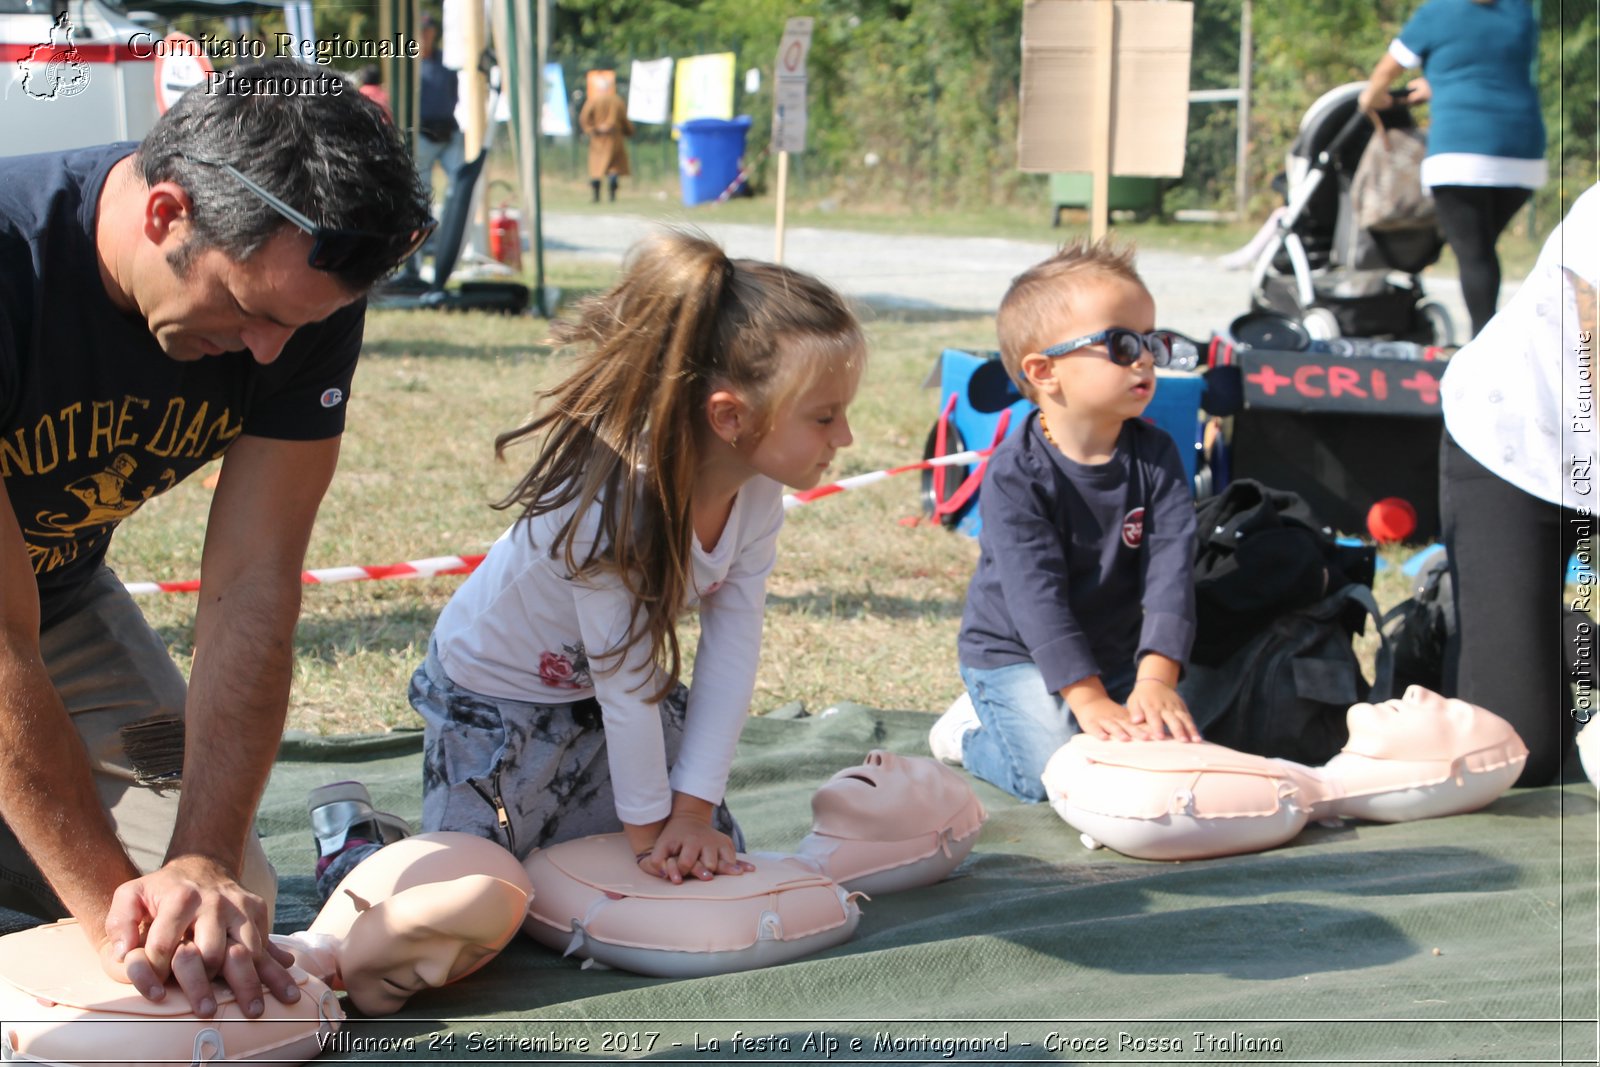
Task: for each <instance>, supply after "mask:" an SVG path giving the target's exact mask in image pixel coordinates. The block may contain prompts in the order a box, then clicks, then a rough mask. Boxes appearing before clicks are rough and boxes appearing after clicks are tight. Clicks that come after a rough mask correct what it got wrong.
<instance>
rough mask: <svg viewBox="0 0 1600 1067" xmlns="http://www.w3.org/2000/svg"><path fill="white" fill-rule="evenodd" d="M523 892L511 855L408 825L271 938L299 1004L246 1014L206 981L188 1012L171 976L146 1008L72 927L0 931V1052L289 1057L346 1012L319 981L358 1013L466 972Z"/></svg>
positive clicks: (72, 1060)
mask: <svg viewBox="0 0 1600 1067" xmlns="http://www.w3.org/2000/svg"><path fill="white" fill-rule="evenodd" d="M530 892H531V887H530V886H529V885H528V879H527V875H526V874H524V873H523V870H522V866H521V864H519V863H518V862H517V858H516V857H515V856H513V855H512V854H511V853H510V852H507V851H506V850H505V849H503V848H501V847H500V846H499V845H497V844H495V843H494V842H492V841H486V840H484V839H483V838H480V837H474V836H472V835H470V834H461V833H431V834H418V835H416V836H414V837H408V838H406V839H405V840H403V841H399V842H396V843H395V844H392V845H389V846H388V847H386V848H383V849H380V850H379V851H378V852H375V853H373V855H372V856H370V857H368V858H367V859H366V860H365V861H363V862H362V863H361V864H359V865H358V866H357V867H356V868H355V869H354V870H352V871H351V872H350V873H349V874H348V875H347V876H346V877H345V878H344V880H343V881H341V882H340V883H339V886H338V888H337V889H336V890H335V891H334V893H333V895H332V896H331V897H330V898H329V899H328V902H327V903H326V904H325V905H323V907H322V910H321V912H320V913H318V915H317V917H316V919H315V920H314V921H313V922H312V924H311V929H310V930H308V931H304V932H301V933H297V934H288V935H284V936H278V935H274V937H273V941H274V942H276V943H277V944H278V945H280V946H282V947H284V948H288V949H290V950H291V951H293V952H294V954H295V959H296V965H295V966H294V967H292V968H291V969H290V974H292V975H293V976H294V978H295V980H296V982H297V983H298V984H299V987H300V994H301V995H300V999H299V1000H297V1001H296V1002H295V1003H293V1004H282V1003H280V1002H279V1001H278V1000H277V999H276V998H275V997H271V996H266V997H263V998H262V1004H263V1008H264V1011H265V1014H264V1015H263V1016H262V1017H261V1018H258V1019H246V1018H245V1017H244V1016H243V1015H242V1014H241V1013H240V1011H239V1008H238V1005H237V1003H235V1001H234V998H233V994H232V992H231V991H230V990H229V989H228V988H227V986H226V985H224V984H223V983H221V982H216V983H213V987H212V991H213V996H215V997H216V1000H217V1013H216V1014H215V1015H214V1016H213V1017H212V1018H210V1019H202V1018H200V1017H199V1016H196V1015H195V1014H194V1013H193V1010H192V1008H191V1007H190V1005H189V1001H188V999H187V998H186V997H185V996H184V994H183V991H182V990H181V989H179V988H178V987H177V985H176V983H171V982H169V983H168V985H167V995H166V998H165V999H163V1000H162V1001H160V1002H159V1003H152V1002H151V1001H147V1000H145V999H144V998H143V997H141V996H140V995H139V994H138V993H137V992H136V991H135V990H134V988H133V987H132V986H130V985H127V984H124V983H121V982H117V981H115V980H113V979H111V978H110V977H109V976H107V975H106V974H105V973H104V972H103V971H102V969H101V967H100V962H99V960H98V958H97V957H96V955H95V952H94V950H93V949H92V948H91V947H90V945H89V943H88V941H87V939H86V938H85V937H84V936H83V933H82V932H81V931H80V930H79V928H78V926H77V924H76V923H75V922H64V923H56V924H54V925H52V926H43V927H38V928H36V929H33V930H25V931H23V932H21V933H16V934H10V935H7V936H6V937H3V938H0V1020H4V1021H5V1022H4V1026H3V1028H0V1061H10V1060H16V1061H19V1062H35V1061H37V1062H48V1063H60V1064H78V1063H84V1064H90V1063H92V1064H106V1063H130V1064H133V1063H137V1064H146V1063H210V1062H222V1061H228V1062H256V1061H262V1060H268V1061H271V1062H274V1063H298V1062H303V1061H305V1060H308V1059H311V1058H312V1057H315V1056H316V1055H317V1054H318V1053H319V1052H321V1051H322V1049H323V1047H324V1045H323V1041H325V1040H326V1035H328V1034H332V1033H333V1032H334V1031H336V1030H337V1029H338V1028H339V1024H340V1022H341V1021H342V1020H343V1019H344V1018H345V1016H344V1012H343V1011H342V1010H341V1006H340V1001H339V998H338V996H337V994H336V993H334V992H333V990H332V988H330V987H338V988H343V989H346V990H347V991H348V992H349V995H350V1000H351V1002H352V1003H353V1004H355V1005H356V1007H357V1008H358V1009H360V1010H361V1011H362V1012H363V1013H364V1014H366V1015H368V1016H376V1015H387V1014H391V1013H393V1012H395V1011H398V1010H400V1008H401V1007H402V1006H404V1004H405V1002H406V1000H407V999H408V998H409V997H410V996H411V995H412V993H414V992H417V991H421V990H423V989H424V988H425V987H427V986H438V985H444V984H446V983H449V982H454V981H457V980H459V979H461V978H464V977H466V976H467V975H468V974H471V973H472V972H473V971H475V970H477V969H478V968H479V967H481V966H483V965H484V964H485V963H487V962H488V961H489V960H490V959H491V958H492V957H493V956H494V955H495V954H496V953H497V952H498V951H499V950H500V949H501V948H503V947H504V946H505V945H506V944H507V943H508V942H509V941H510V940H511V939H512V937H513V936H515V934H516V932H517V930H518V928H519V926H520V924H521V922H522V917H523V915H524V914H525V913H526V910H527V906H528V896H529V893H530Z"/></svg>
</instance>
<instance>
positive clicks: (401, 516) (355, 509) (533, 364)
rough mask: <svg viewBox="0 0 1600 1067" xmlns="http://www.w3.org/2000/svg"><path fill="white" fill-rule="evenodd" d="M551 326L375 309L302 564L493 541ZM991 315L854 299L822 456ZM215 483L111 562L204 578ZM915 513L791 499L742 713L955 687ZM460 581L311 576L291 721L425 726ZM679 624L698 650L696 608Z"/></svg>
mask: <svg viewBox="0 0 1600 1067" xmlns="http://www.w3.org/2000/svg"><path fill="white" fill-rule="evenodd" d="M608 270H609V268H596V267H594V266H593V265H587V266H584V265H579V266H576V267H563V268H561V272H560V273H558V274H557V275H556V276H555V277H554V278H553V279H552V282H553V283H554V284H559V285H571V286H577V287H589V286H592V285H594V284H597V283H598V282H599V281H600V280H602V279H603V277H604V275H605V273H606V271H608ZM545 325H546V324H545V323H544V322H543V321H541V320H538V319H534V318H506V317H500V316H488V315H479V314H446V313H439V312H394V311H390V312H374V313H372V314H371V315H370V316H369V317H368V322H367V342H366V349H365V352H364V354H363V356H362V359H361V364H360V369H359V370H358V372H357V376H356V380H355V385H354V388H353V390H352V395H351V399H350V406H349V424H348V430H347V433H346V434H345V438H344V445H343V455H342V457H341V461H340V465H339V473H338V474H337V476H336V477H335V479H334V483H333V487H332V489H331V490H330V491H329V494H328V497H327V499H326V500H325V502H324V503H323V506H322V512H321V515H320V517H319V519H318V522H317V528H316V532H315V534H314V536H313V538H312V542H311V547H310V551H309V554H308V558H307V566H308V567H312V568H317V567H329V566H338V565H344V564H380V563H391V562H396V561H399V560H406V559H416V558H421V557H426V556H441V555H458V554H467V553H475V552H482V551H484V550H485V549H486V547H487V546H488V544H489V543H490V542H491V541H493V540H494V538H495V537H497V536H498V535H499V533H500V532H501V530H502V529H503V528H504V527H505V525H506V524H507V522H508V518H507V516H506V515H505V514H504V513H503V512H500V511H496V510H494V509H492V508H491V507H490V506H489V504H490V502H491V501H493V500H495V499H496V498H497V497H498V496H499V495H500V494H502V493H503V492H505V491H506V490H507V489H508V488H509V487H510V486H511V485H512V483H513V482H514V481H515V479H516V476H517V475H518V473H520V468H521V467H522V466H523V465H524V464H525V462H526V459H525V458H523V457H520V456H519V455H517V454H513V455H512V456H511V457H509V462H508V463H505V464H499V463H497V462H496V461H495V460H494V457H493V445H492V441H493V437H494V435H495V433H497V432H498V431H500V430H503V429H507V428H509V427H512V426H514V425H517V424H519V423H520V422H521V421H522V420H523V418H524V417H525V415H526V414H527V412H528V411H529V410H530V408H531V406H532V403H533V400H534V395H535V393H536V391H537V390H538V389H539V388H540V387H541V386H543V385H545V384H547V383H549V382H551V381H553V380H554V378H555V376H557V375H559V374H560V373H562V367H563V361H562V360H560V359H559V358H557V357H554V356H552V355H551V353H550V352H549V350H548V349H547V348H545V347H543V346H542V345H541V344H540V341H541V339H542V338H543V337H544V336H545ZM993 328H994V323H993V320H992V319H988V318H954V319H949V320H945V321H927V320H926V319H923V320H920V321H908V320H904V319H896V318H890V317H869V318H868V319H867V329H868V332H869V337H870V343H871V351H872V354H871V359H870V363H869V368H868V372H867V377H866V379H865V381H864V383H863V386H862V389H861V392H860V394H859V396H858V398H857V400H856V403H855V405H854V407H853V408H852V409H851V413H850V415H851V423H852V427H853V429H854V431H855V437H856V441H855V445H854V447H852V448H850V449H849V450H847V451H845V452H844V453H842V454H841V456H840V459H839V461H838V462H837V463H836V465H835V470H834V472H833V474H834V475H835V476H837V477H844V476H848V475H851V474H859V473H862V472H865V471H871V470H878V469H880V468H884V467H888V466H892V465H895V464H899V463H904V462H907V461H910V460H914V459H918V458H920V457H921V455H922V448H923V442H924V438H925V436H926V434H927V432H928V428H929V426H930V425H931V424H932V421H933V418H934V414H935V406H936V397H935V395H934V393H933V391H931V390H924V389H923V388H922V381H923V379H924V377H925V376H926V374H927V372H928V369H929V366H930V364H931V361H932V359H933V357H934V355H935V354H936V353H937V352H938V351H939V350H940V349H941V348H943V347H945V346H954V347H988V346H990V345H991V344H992V335H993ZM210 495H211V494H210V492H209V491H208V490H207V489H206V488H205V487H204V486H203V485H202V484H201V478H198V477H197V478H191V479H189V480H188V481H187V482H185V483H183V484H182V485H180V486H178V487H177V488H176V489H174V490H173V491H172V492H170V493H167V494H165V495H163V496H160V497H157V498H156V499H154V500H152V501H151V502H150V503H149V504H147V505H145V506H144V508H142V509H141V510H140V511H139V512H138V513H137V514H135V515H134V516H133V517H132V518H131V519H129V520H128V521H127V522H125V523H124V524H123V527H122V530H121V531H120V532H119V534H118V536H117V537H116V539H115V540H114V542H113V546H112V553H111V562H112V565H113V566H114V567H115V568H116V569H117V571H118V573H119V574H121V575H122V577H123V578H125V579H127V580H156V579H181V578H190V577H196V576H198V574H199V563H200V549H201V532H202V531H203V529H204V524H205V512H206V509H207V508H208V506H209V504H210ZM919 514H920V482H919V481H918V479H917V476H916V475H914V474H908V475H902V476H900V477H897V478H893V479H890V480H888V481H886V482H882V483H879V484H876V485H873V486H869V487H867V488H865V489H862V490H860V491H857V492H852V493H845V494H841V495H836V496H833V497H828V498H825V499H822V500H819V501H817V502H816V503H814V504H811V505H808V506H805V507H801V508H797V509H795V510H794V511H791V512H790V515H789V521H788V524H787V526H786V529H785V531H784V534H783V538H782V541H781V542H780V550H779V557H778V565H777V569H776V571H775V573H774V575H773V577H772V580H771V583H770V586H769V593H770V595H769V606H768V611H767V618H766V630H765V648H764V652H763V656H762V662H761V668H760V673H759V676H758V679H757V687H756V695H755V701H754V707H753V710H754V711H755V712H757V713H761V712H765V711H768V710H771V709H772V708H774V707H777V706H779V705H782V704H785V703H787V702H790V701H795V700H798V701H803V702H804V703H805V704H806V705H807V706H808V707H810V708H812V709H813V710H817V709H820V708H822V707H825V706H826V705H828V704H829V703H832V702H835V701H839V700H847V699H848V700H855V701H859V702H861V703H865V704H870V705H874V706H879V707H892V708H915V709H921V710H925V711H929V712H936V711H941V710H943V709H944V708H945V707H946V706H947V705H948V704H949V702H950V701H951V700H952V699H954V698H955V696H956V695H957V694H959V692H960V691H961V683H960V680H959V679H958V677H957V675H956V668H955V639H956V631H957V628H958V626H959V624H960V618H961V608H962V603H963V599H964V596H965V590H966V583H967V579H968V577H969V576H970V574H971V572H972V568H973V565H974V563H975V562H976V559H977V543H976V542H975V541H972V540H970V539H968V538H966V537H963V536H960V535H957V534H952V533H948V532H946V531H945V530H943V529H939V528H936V527H930V526H928V525H926V524H922V523H918V524H915V525H911V524H908V522H907V521H906V520H911V519H914V518H916V517H917V516H918V515H919ZM1405 554H1406V553H1404V552H1402V551H1398V550H1397V551H1394V552H1392V553H1391V556H1392V558H1394V559H1396V560H1398V559H1400V558H1403V556H1404V555H1405ZM461 581H462V579H461V578H431V579H417V580H389V581H379V582H353V583H347V584H341V585H329V586H323V587H310V588H307V589H306V591H305V599H304V613H303V615H302V619H301V623H300V628H299V631H298V635H297V639H296V645H297V650H298V665H297V667H296V677H295V684H294V691H293V696H292V698H291V706H290V712H289V725H290V727H291V728H297V729H304V730H311V731H314V732H317V733H330V734H331V733H350V732H366V731H374V730H382V729H385V728H388V727H393V726H410V725H416V724H418V722H419V720H417V719H416V717H415V715H414V713H413V712H412V711H411V709H410V707H409V705H408V704H407V703H406V697H405V693H406V684H407V681H408V679H409V677H410V674H411V672H412V670H414V669H415V667H416V665H417V664H418V663H419V662H420V660H421V658H422V655H423V652H424V650H425V648H426V645H427V640H428V634H429V632H430V630H431V628H432V625H433V621H434V619H435V618H436V616H437V614H438V612H439V610H440V609H441V608H442V607H443V606H444V604H445V602H446V601H447V600H448V599H449V597H450V594H451V592H452V591H453V590H454V589H455V588H456V587H457V586H458V585H459V584H460V582H461ZM1405 595H1406V590H1405V583H1404V581H1403V580H1402V579H1401V578H1399V576H1398V573H1397V569H1396V568H1390V569H1389V570H1388V571H1386V572H1384V574H1382V575H1380V582H1379V585H1378V597H1379V601H1380V603H1382V604H1383V605H1385V606H1388V605H1390V604H1393V603H1395V602H1397V601H1398V600H1400V599H1402V598H1403V597H1404V596H1405ZM142 604H143V607H144V608H145V610H146V611H147V612H148V614H149V615H150V617H151V619H152V621H153V623H154V624H155V625H156V626H157V627H158V629H159V630H160V631H161V633H162V635H163V637H165V638H166V640H167V641H168V643H169V644H170V645H171V647H172V648H173V651H174V653H175V655H176V656H177V658H178V659H179V662H180V663H181V664H183V665H184V666H185V667H186V666H187V663H188V660H189V657H190V654H191V652H192V637H191V626H192V621H193V611H194V598H193V596H192V595H189V594H168V595H153V596H149V597H146V598H144V599H143V601H142ZM685 628H686V629H685V633H684V637H685V647H686V648H688V649H692V648H693V642H694V638H693V630H694V623H693V621H692V620H690V621H689V622H687V623H686V624H685ZM1367 643H1370V639H1369V641H1368V642H1367ZM1368 654H1369V655H1370V652H1369V653H1368Z"/></svg>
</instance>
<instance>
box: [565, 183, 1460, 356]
mask: <svg viewBox="0 0 1600 1067" xmlns="http://www.w3.org/2000/svg"><path fill="white" fill-rule="evenodd" d="M696 223H697V224H698V226H699V228H700V229H701V230H703V231H704V232H705V233H706V234H708V235H709V236H711V237H712V238H714V239H716V240H717V241H719V242H721V243H722V245H723V247H725V248H726V249H727V250H728V252H729V253H730V254H731V255H734V256H742V257H749V258H757V259H770V258H772V254H773V230H772V227H770V226H755V225H749V224H743V223H738V224H732V223H722V224H719V223H717V222H715V221H703V222H702V221H700V220H699V219H698V218H697V219H696ZM657 225H658V223H656V222H654V221H652V220H649V219H644V218H640V217H637V216H632V215H602V214H595V215H590V214H587V213H584V214H579V213H563V212H553V213H551V214H548V215H546V216H544V232H545V249H546V252H547V254H548V255H549V256H551V257H552V258H556V257H561V256H572V257H578V258H586V259H610V260H620V259H621V257H622V254H623V252H624V251H626V249H627V248H628V247H629V246H630V245H631V244H633V242H635V241H637V240H638V239H639V238H640V237H642V236H644V235H645V234H647V233H649V232H650V231H651V229H652V228H653V227H655V226H657ZM1053 247H1054V246H1053V245H1051V244H1050V243H1048V242H1044V241H1039V242H1034V241H1013V240H1001V239H999V238H986V237H924V236H909V235H899V234H877V233H861V232H858V231H851V230H821V229H809V228H804V227H801V228H794V229H790V230H789V231H788V232H787V234H786V237H785V249H784V261H785V262H786V263H788V264H789V265H790V266H793V267H796V268H798V269H800V270H804V271H809V272H811V273H813V274H816V275H819V276H820V277H822V278H823V279H825V280H827V281H828V282H830V283H831V284H833V285H834V286H836V287H837V288H839V289H840V290H841V291H842V292H844V293H847V294H848V295H850V296H853V297H855V298H857V299H859V300H862V301H864V302H866V303H868V304H871V305H872V306H875V307H880V308H900V309H924V310H928V311H935V310H944V311H951V312H966V313H972V314H992V313H993V311H994V309H995V307H996V306H997V305H998V304H999V302H1000V298H1001V296H1003V295H1004V294H1005V291H1006V286H1007V285H1009V284H1010V281H1011V279H1012V278H1013V277H1015V276H1016V275H1017V274H1018V273H1020V272H1021V271H1023V270H1024V269H1026V268H1027V267H1029V266H1031V265H1032V264H1034V263H1037V262H1038V261H1039V260H1041V259H1043V258H1044V257H1045V256H1047V255H1049V254H1050V252H1051V251H1052V250H1053ZM1139 270H1140V273H1141V274H1143V275H1144V278H1145V281H1146V282H1147V283H1148V284H1149V286H1150V290H1151V292H1152V293H1153V294H1154V296H1155V299H1156V307H1157V308H1158V309H1159V312H1160V314H1159V319H1160V325H1162V326H1167V327H1171V328H1172V329H1176V330H1181V331H1183V332H1184V333H1187V334H1190V335H1191V336H1195V337H1199V338H1206V337H1209V336H1210V334H1211V332H1212V331H1213V330H1216V331H1221V330H1225V329H1226V328H1227V325H1228V323H1229V322H1231V321H1232V320H1233V319H1234V318H1235V317H1236V316H1238V315H1241V314H1243V313H1244V312H1245V311H1247V310H1249V307H1250V276H1249V272H1248V271H1226V270H1223V269H1222V268H1221V267H1219V266H1218V265H1217V261H1216V259H1215V258H1214V257H1211V256H1205V255H1197V254H1190V253H1177V252H1158V251H1150V252H1144V253H1141V254H1140V256H1139ZM1425 284H1426V288H1427V290H1428V292H1429V294H1430V295H1432V296H1434V297H1435V298H1437V299H1439V300H1440V301H1442V302H1443V303H1444V305H1445V306H1446V307H1448V308H1450V310H1451V314H1452V315H1453V316H1454V317H1455V320H1456V324H1457V326H1456V328H1457V333H1458V336H1465V328H1466V324H1467V316H1466V309H1465V307H1464V306H1463V305H1462V303H1461V290H1460V287H1459V286H1458V285H1457V284H1456V281H1455V279H1453V278H1440V277H1434V276H1431V275H1430V276H1427V277H1426V281H1425Z"/></svg>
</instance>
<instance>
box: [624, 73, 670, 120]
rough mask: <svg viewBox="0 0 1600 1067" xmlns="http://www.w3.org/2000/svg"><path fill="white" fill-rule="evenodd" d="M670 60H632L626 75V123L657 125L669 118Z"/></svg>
mask: <svg viewBox="0 0 1600 1067" xmlns="http://www.w3.org/2000/svg"><path fill="white" fill-rule="evenodd" d="M671 102H672V57H671V56H667V57H666V58H664V59H648V60H638V59H636V60H634V61H633V67H632V71H631V73H630V74H629V75H628V119H629V121H632V122H642V123H646V124H649V125H657V126H659V125H661V124H663V123H665V122H666V121H667V117H668V116H669V115H670V114H671V112H670V110H669V107H670V104H671Z"/></svg>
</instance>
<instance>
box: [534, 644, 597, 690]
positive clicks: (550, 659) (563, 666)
mask: <svg viewBox="0 0 1600 1067" xmlns="http://www.w3.org/2000/svg"><path fill="white" fill-rule="evenodd" d="M539 680H540V681H541V682H543V683H544V684H545V685H548V686H549V687H550V688H552V689H590V688H592V687H593V686H594V680H593V679H592V678H591V677H590V675H589V654H588V653H587V652H585V651H584V648H583V645H582V644H576V645H562V646H561V651H560V652H541V653H539Z"/></svg>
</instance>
